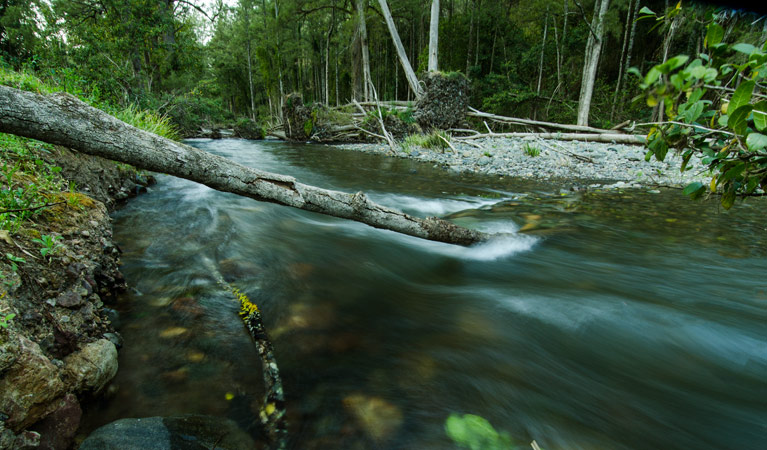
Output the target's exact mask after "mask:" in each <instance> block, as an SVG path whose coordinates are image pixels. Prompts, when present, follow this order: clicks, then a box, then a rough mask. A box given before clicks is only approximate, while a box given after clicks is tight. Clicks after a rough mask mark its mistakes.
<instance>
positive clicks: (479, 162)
mask: <svg viewBox="0 0 767 450" xmlns="http://www.w3.org/2000/svg"><path fill="white" fill-rule="evenodd" d="M471 142H472V143H473V144H474V145H471V144H467V143H464V142H457V141H453V142H451V145H452V146H453V147H454V148H455V151H453V150H452V149H451V148H449V147H448V148H444V149H430V148H423V147H411V148H405V149H402V148H400V149H398V151H397V153H396V154H393V155H392V151H391V149H390V148H389V147H388V146H387V145H385V144H340V145H336V146H334V147H336V148H339V149H343V150H351V151H361V152H367V153H378V154H387V155H392V156H395V157H400V158H412V159H416V160H420V161H425V162H431V163H434V164H436V165H439V166H442V167H444V168H445V169H447V170H449V171H451V172H456V173H464V172H474V173H481V174H487V175H497V176H500V177H519V178H526V179H536V180H552V181H557V182H560V183H561V184H564V185H570V186H571V187H573V188H576V189H611V188H647V189H650V190H656V189H658V188H663V187H667V188H680V187H684V186H685V185H687V184H688V183H691V182H694V181H701V182H708V180H709V179H710V177H709V176H707V175H706V174H707V169H706V167H705V165H704V164H703V163H702V162H701V161H700V159H699V158H697V157H693V158H692V159H691V160H690V162H689V164H688V167H689V170H687V171H685V172H684V173H682V172H680V170H679V169H680V167H681V164H682V158H681V156H679V155H676V154H674V153H673V152H669V154H668V156H667V157H666V159H665V161H657V160H655V158H653V159H651V160H650V161H649V162H648V161H645V153H646V148H645V147H643V146H639V145H624V144H604V143H594V142H576V141H557V140H542V139H531V138H500V137H491V138H484V139H476V140H473V141H471Z"/></svg>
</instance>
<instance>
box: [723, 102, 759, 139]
mask: <svg viewBox="0 0 767 450" xmlns="http://www.w3.org/2000/svg"><path fill="white" fill-rule="evenodd" d="M752 109H753V107H752V106H751V105H744V106H741V107H740V108H738V109H736V110H735V111H733V112H732V114H729V116H730V119H729V120H728V121H727V126H728V127H729V128H730V129H731V130H732V131H733V132H735V134H740V135H743V134H745V133H746V127H747V126H748V121H747V120H746V119H747V118H748V115H749V114H751V110H752Z"/></svg>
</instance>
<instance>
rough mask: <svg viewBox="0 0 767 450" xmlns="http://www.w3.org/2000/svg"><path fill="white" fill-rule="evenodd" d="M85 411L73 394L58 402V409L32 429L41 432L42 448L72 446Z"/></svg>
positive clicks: (57, 449) (47, 449) (40, 447)
mask: <svg viewBox="0 0 767 450" xmlns="http://www.w3.org/2000/svg"><path fill="white" fill-rule="evenodd" d="M82 415H83V411H82V409H81V408H80V402H78V401H77V397H75V396H74V395H73V394H67V395H65V396H64V397H63V398H62V399H61V400H59V401H57V402H56V409H55V410H54V411H53V412H52V413H50V414H48V416H47V417H45V419H43V420H41V421H40V422H38V423H37V424H35V425H34V426H33V427H32V429H33V430H34V431H36V432H38V433H39V434H40V445H39V446H38V448H39V449H40V450H59V449H67V448H70V447H71V446H72V442H73V441H74V437H75V433H76V432H77V428H78V427H79V426H80V418H81V417H82Z"/></svg>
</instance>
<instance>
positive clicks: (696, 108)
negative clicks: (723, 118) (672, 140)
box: [683, 100, 705, 123]
mask: <svg viewBox="0 0 767 450" xmlns="http://www.w3.org/2000/svg"><path fill="white" fill-rule="evenodd" d="M704 106H705V105H704V102H703V101H702V100H701V101H697V102H695V103H694V104H693V105H692V106H688V107H687V108H686V110H685V113H684V117H683V118H684V119H685V120H686V121H687V123H693V122H695V121H696V120H698V117H700V115H701V114H703V107H704Z"/></svg>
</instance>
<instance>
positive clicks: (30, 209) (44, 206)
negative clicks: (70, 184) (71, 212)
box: [0, 200, 66, 214]
mask: <svg viewBox="0 0 767 450" xmlns="http://www.w3.org/2000/svg"><path fill="white" fill-rule="evenodd" d="M63 203H66V200H65V201H62V202H56V203H46V204H44V205H40V206H35V207H33V208H19V209H6V210H3V211H0V214H7V213H15V212H24V211H36V210H38V209H42V208H48V207H50V206H56V205H61V204H63Z"/></svg>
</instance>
